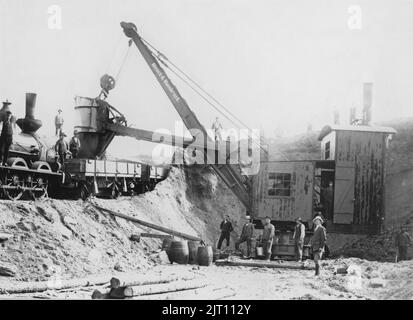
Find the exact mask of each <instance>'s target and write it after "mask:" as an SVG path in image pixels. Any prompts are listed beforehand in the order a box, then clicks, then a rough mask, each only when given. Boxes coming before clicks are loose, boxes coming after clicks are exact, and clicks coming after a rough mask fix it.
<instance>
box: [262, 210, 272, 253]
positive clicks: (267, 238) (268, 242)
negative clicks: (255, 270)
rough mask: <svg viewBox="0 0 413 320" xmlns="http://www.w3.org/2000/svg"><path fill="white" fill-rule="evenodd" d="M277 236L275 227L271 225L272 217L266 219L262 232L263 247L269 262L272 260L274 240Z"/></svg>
mask: <svg viewBox="0 0 413 320" xmlns="http://www.w3.org/2000/svg"><path fill="white" fill-rule="evenodd" d="M274 235H275V227H274V225H273V224H272V223H271V218H270V217H265V219H264V230H263V232H262V237H261V241H262V246H263V250H264V256H265V259H266V260H267V261H270V260H271V253H272V251H271V250H272V242H273V240H274Z"/></svg>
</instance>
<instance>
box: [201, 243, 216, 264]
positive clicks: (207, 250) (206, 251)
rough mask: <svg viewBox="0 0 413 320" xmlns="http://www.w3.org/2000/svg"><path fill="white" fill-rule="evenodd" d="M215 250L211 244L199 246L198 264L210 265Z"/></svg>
mask: <svg viewBox="0 0 413 320" xmlns="http://www.w3.org/2000/svg"><path fill="white" fill-rule="evenodd" d="M213 256H214V254H213V251H212V247H211V246H205V247H199V248H198V264H199V265H200V266H209V265H211V264H212V260H213Z"/></svg>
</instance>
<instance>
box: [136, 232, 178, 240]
mask: <svg viewBox="0 0 413 320" xmlns="http://www.w3.org/2000/svg"><path fill="white" fill-rule="evenodd" d="M140 237H141V238H156V239H172V238H173V237H172V236H171V235H170V234H156V233H146V232H142V233H141V234H140Z"/></svg>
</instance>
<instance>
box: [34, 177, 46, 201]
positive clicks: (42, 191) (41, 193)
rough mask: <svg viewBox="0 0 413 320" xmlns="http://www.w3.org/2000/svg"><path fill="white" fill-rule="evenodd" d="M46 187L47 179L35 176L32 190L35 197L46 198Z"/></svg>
mask: <svg viewBox="0 0 413 320" xmlns="http://www.w3.org/2000/svg"><path fill="white" fill-rule="evenodd" d="M47 188H48V183H47V180H46V179H45V178H42V177H39V178H37V179H36V183H35V185H34V190H33V194H34V197H35V199H43V198H47V197H48V194H47Z"/></svg>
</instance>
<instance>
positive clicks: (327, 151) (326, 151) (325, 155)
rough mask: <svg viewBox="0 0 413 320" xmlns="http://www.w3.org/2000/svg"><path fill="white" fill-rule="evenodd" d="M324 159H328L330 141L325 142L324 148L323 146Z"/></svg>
mask: <svg viewBox="0 0 413 320" xmlns="http://www.w3.org/2000/svg"><path fill="white" fill-rule="evenodd" d="M324 159H325V160H328V159H330V141H327V142H326V146H325V149H324Z"/></svg>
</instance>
